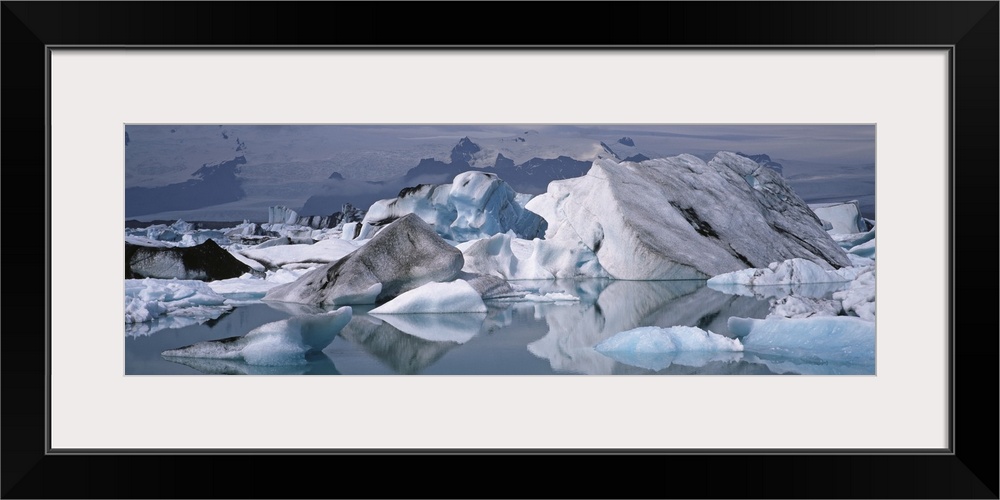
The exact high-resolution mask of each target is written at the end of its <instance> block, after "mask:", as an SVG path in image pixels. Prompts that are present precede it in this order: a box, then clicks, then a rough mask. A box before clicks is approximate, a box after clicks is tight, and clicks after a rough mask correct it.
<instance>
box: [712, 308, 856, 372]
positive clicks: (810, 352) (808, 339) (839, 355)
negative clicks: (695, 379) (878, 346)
mask: <svg viewBox="0 0 1000 500" xmlns="http://www.w3.org/2000/svg"><path fill="white" fill-rule="evenodd" d="M729 329H730V331H732V332H733V333H734V334H735V335H736V336H737V337H739V338H740V339H741V340H742V342H743V348H744V350H746V351H751V352H755V353H758V354H764V355H772V356H778V357H783V358H796V359H806V360H815V361H817V362H852V363H861V364H873V363H874V362H875V322H874V321H866V320H863V319H861V318H854V317H848V316H836V317H812V318H788V319H750V318H738V317H733V318H729Z"/></svg>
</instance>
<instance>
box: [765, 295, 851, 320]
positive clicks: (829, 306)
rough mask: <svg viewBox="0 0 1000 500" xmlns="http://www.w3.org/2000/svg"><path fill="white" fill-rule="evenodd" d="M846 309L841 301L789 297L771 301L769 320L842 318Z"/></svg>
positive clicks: (797, 296) (796, 296)
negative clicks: (817, 317)
mask: <svg viewBox="0 0 1000 500" xmlns="http://www.w3.org/2000/svg"><path fill="white" fill-rule="evenodd" d="M843 311H844V309H843V306H842V305H841V303H840V301H839V300H831V299H825V298H814V297H803V296H799V295H789V296H787V297H780V298H776V299H773V300H771V312H770V313H768V315H767V317H768V318H811V317H813V316H840V315H841V314H842V313H843Z"/></svg>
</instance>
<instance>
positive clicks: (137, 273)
mask: <svg viewBox="0 0 1000 500" xmlns="http://www.w3.org/2000/svg"><path fill="white" fill-rule="evenodd" d="M247 272H250V267H249V266H247V265H246V264H244V263H242V262H240V261H239V260H238V259H236V258H235V257H233V256H232V254H230V253H229V252H228V251H226V250H224V249H222V247H220V246H219V245H218V244H216V243H215V241H214V240H211V239H210V240H206V241H205V242H204V243H202V244H200V245H197V246H193V247H175V248H164V247H147V246H139V245H133V244H131V243H128V242H126V243H125V278H163V279H171V278H176V279H181V280H201V281H213V280H220V279H226V278H236V277H239V276H241V275H243V274H244V273H247Z"/></svg>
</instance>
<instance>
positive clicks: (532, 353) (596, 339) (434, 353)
mask: <svg viewBox="0 0 1000 500" xmlns="http://www.w3.org/2000/svg"><path fill="white" fill-rule="evenodd" d="M512 285H513V286H514V288H515V289H517V290H520V291H522V292H530V293H533V294H537V295H544V294H546V293H555V292H560V293H568V294H572V295H574V296H577V297H579V298H580V301H579V302H530V301H522V302H511V301H487V306H488V312H487V313H485V314H484V313H478V314H468V313H466V314H405V315H402V314H394V315H372V314H369V312H368V311H370V310H371V309H372V307H370V306H359V307H354V308H353V311H352V318H351V320H350V321H349V322H348V323H347V324H346V326H344V327H343V328H342V329H341V330H340V331H339V334H337V335H336V338H334V339H332V341H329V342H326V343H325V344H324V345H325V347H320V349H321V351H319V352H317V351H318V350H317V349H312V350H311V352H307V353H306V354H301V355H300V358H299V359H300V361H301V362H298V363H297V364H289V365H287V366H281V367H275V366H261V365H259V364H254V363H247V362H246V361H245V360H240V359H221V360H220V359H207V358H197V357H184V358H172V359H169V360H166V359H163V358H161V356H160V353H161V352H163V351H166V350H171V349H173V350H176V349H178V348H180V347H182V346H192V345H193V344H195V343H198V342H199V341H201V342H204V341H216V342H217V341H218V339H220V338H222V337H226V336H242V335H244V334H246V333H247V332H250V331H252V330H254V329H259V328H260V327H261V326H262V325H265V324H267V323H269V322H275V320H279V321H289V320H290V319H291V318H296V317H302V316H306V315H315V314H318V313H322V312H324V309H323V308H317V307H311V306H304V305H300V304H287V303H280V302H267V303H264V304H257V305H246V306H239V307H237V308H236V309H234V311H233V313H231V314H229V315H226V316H223V317H222V318H220V319H219V321H218V324H217V325H215V326H214V328H210V327H209V326H207V325H204V324H202V325H192V326H189V327H185V328H180V329H176V330H169V332H170V333H167V332H159V333H156V334H154V335H151V336H148V337H143V338H133V337H129V338H126V373H127V374H132V373H202V374H248V375H278V374H330V375H333V374H338V373H340V374H379V373H381V374H418V373H426V374H457V375H475V374H603V375H611V374H665V375H669V374H678V375H680V374H699V373H700V374H765V373H787V372H796V373H817V372H820V370H817V369H816V368H814V367H812V366H807V367H804V369H803V370H802V371H799V370H798V369H797V368H798V367H797V366H796V365H795V362H794V361H792V360H775V359H764V358H761V357H759V356H753V357H751V356H748V355H747V354H746V353H714V354H711V355H705V356H703V355H700V354H697V353H682V354H679V355H672V356H645V357H643V356H636V357H627V358H626V357H619V358H617V359H616V358H611V357H608V356H605V355H603V354H601V353H599V352H597V351H596V350H594V348H593V346H594V345H596V344H598V343H600V342H601V341H603V340H605V339H607V338H609V337H611V336H613V335H615V334H617V333H619V332H622V331H626V330H630V329H633V328H637V327H640V326H661V327H667V326H678V325H683V326H697V327H699V328H702V329H704V330H709V331H712V332H714V333H718V334H720V335H725V336H730V337H731V336H732V334H731V332H730V331H729V327H728V324H727V320H728V319H729V318H730V317H732V316H738V317H744V318H764V317H766V316H767V314H768V311H769V305H768V302H767V301H766V300H761V299H759V298H757V297H754V296H739V295H727V294H724V293H721V292H718V291H716V290H713V289H711V288H708V287H706V286H705V282H704V281H614V280H555V281H539V282H532V281H515V282H512ZM289 317H291V318H289ZM322 340H330V339H322ZM313 343H315V344H317V345H318V344H323V342H313ZM154 353H155V354H154ZM302 356H304V357H302ZM828 368H829V367H828ZM845 370H846V369H845Z"/></svg>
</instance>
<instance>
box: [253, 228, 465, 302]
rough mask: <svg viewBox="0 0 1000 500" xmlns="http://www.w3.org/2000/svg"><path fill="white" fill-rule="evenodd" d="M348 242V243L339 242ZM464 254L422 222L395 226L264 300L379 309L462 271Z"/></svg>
mask: <svg viewBox="0 0 1000 500" xmlns="http://www.w3.org/2000/svg"><path fill="white" fill-rule="evenodd" d="M338 241H343V240H338ZM462 264H463V259H462V253H461V252H460V251H458V249H456V248H455V247H453V246H451V245H449V244H448V243H447V242H445V241H444V240H443V239H442V238H441V237H440V236H438V235H437V233H435V232H434V229H432V228H431V227H430V226H429V225H428V224H427V223H426V222H424V221H423V220H421V219H420V217H418V216H416V215H413V214H409V215H405V216H403V217H401V218H399V219H398V220H396V221H394V222H392V223H390V224H389V225H387V226H386V227H385V228H384V229H382V230H381V231H380V232H379V233H378V234H376V235H375V236H374V237H373V238H372V239H371V240H370V241H369V242H368V243H366V244H365V245H364V246H362V247H361V248H359V249H357V250H355V251H354V252H351V253H350V254H348V255H346V256H344V257H343V258H341V259H340V260H338V261H336V262H331V263H329V264H325V265H322V266H320V267H317V268H316V269H313V270H311V271H309V272H307V273H305V274H303V275H302V276H301V277H300V278H299V279H297V280H295V281H293V282H291V283H287V284H284V285H280V286H277V287H275V288H272V289H271V290H270V291H268V292H267V295H265V296H264V300H274V301H279V302H298V303H303V304H317V305H318V304H325V305H344V304H375V303H377V302H381V301H385V300H388V299H391V298H393V297H396V296H397V295H399V294H401V293H403V292H407V291H409V290H413V289H414V288H417V287H419V286H421V285H424V284H426V283H430V282H433V281H440V282H444V281H450V280H452V279H454V278H455V277H456V276H457V275H458V274H459V272H461V270H462Z"/></svg>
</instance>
